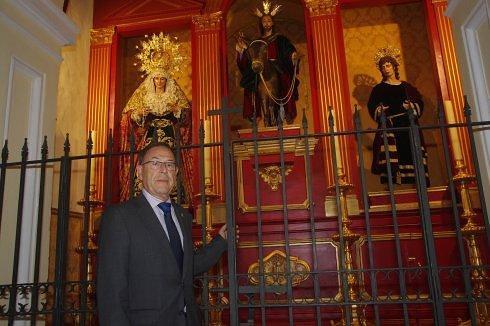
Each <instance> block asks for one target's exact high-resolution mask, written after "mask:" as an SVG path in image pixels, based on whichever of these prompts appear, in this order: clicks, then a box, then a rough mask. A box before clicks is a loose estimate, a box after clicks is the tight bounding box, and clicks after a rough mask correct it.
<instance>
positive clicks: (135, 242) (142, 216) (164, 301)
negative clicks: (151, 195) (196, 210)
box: [97, 195, 227, 326]
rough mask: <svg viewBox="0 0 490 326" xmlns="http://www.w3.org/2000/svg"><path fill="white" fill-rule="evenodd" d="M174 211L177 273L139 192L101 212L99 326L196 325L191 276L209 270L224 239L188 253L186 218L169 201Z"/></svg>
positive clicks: (188, 221)
mask: <svg viewBox="0 0 490 326" xmlns="http://www.w3.org/2000/svg"><path fill="white" fill-rule="evenodd" d="M174 210H175V213H176V215H177V218H178V220H179V223H180V227H181V229H182V234H183V238H184V239H183V240H184V241H183V242H184V264H183V265H184V266H183V273H182V274H183V275H180V271H179V268H178V267H177V263H176V261H175V258H174V256H173V253H172V250H171V248H170V243H169V242H168V239H167V236H166V234H165V231H164V230H163V228H162V226H161V224H160V222H159V221H158V218H157V216H156V215H155V213H154V211H153V210H152V208H151V206H150V204H149V203H148V201H147V200H146V198H145V197H144V196H143V195H140V196H139V197H137V198H134V199H131V200H129V201H127V202H125V203H122V204H118V205H115V206H111V207H109V208H108V209H107V210H106V211H105V213H104V214H103V216H102V219H101V226H100V238H99V256H98V266H97V304H98V309H99V322H100V325H101V326H106V325H114V326H116V325H117V326H124V325H182V326H185V325H188V326H189V325H192V326H194V325H200V324H201V322H200V316H199V315H200V312H199V307H198V306H197V304H196V302H195V300H194V289H193V284H192V283H193V276H194V275H196V274H200V273H203V272H205V271H207V270H208V269H209V268H211V267H212V266H213V265H214V264H215V263H216V262H217V261H218V259H219V257H220V256H221V254H222V253H223V251H225V250H226V248H227V243H226V241H225V240H224V239H223V238H222V237H221V236H217V237H216V238H215V239H214V240H213V241H212V242H211V243H210V244H208V245H207V246H206V247H204V248H202V249H200V250H198V251H196V252H194V250H193V244H192V235H191V227H192V217H191V216H190V214H189V213H188V212H185V211H184V210H183V209H182V207H180V206H178V205H175V204H174ZM184 306H185V307H186V313H187V320H186V318H185V315H184V312H183V309H184Z"/></svg>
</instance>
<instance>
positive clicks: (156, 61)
mask: <svg viewBox="0 0 490 326" xmlns="http://www.w3.org/2000/svg"><path fill="white" fill-rule="evenodd" d="M145 38H147V39H148V40H147V41H142V42H141V45H140V46H136V48H137V49H139V50H140V52H139V53H138V54H137V55H136V58H137V59H138V60H139V61H140V67H139V70H140V71H143V72H144V73H145V74H147V75H149V74H151V73H154V72H161V73H162V74H166V75H169V76H172V75H174V74H175V72H177V71H179V70H180V65H181V63H182V62H183V61H184V59H185V58H184V56H182V55H181V54H180V52H179V47H180V44H178V43H174V42H172V40H171V38H170V36H169V35H164V34H163V33H162V32H160V34H159V35H156V34H153V35H152V36H151V37H148V35H145ZM174 39H175V40H177V38H176V37H175V38H174ZM135 65H137V64H136V63H135Z"/></svg>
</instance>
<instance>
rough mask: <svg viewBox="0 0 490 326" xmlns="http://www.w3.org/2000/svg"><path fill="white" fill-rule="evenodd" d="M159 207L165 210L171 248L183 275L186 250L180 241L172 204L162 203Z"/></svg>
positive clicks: (164, 214)
mask: <svg viewBox="0 0 490 326" xmlns="http://www.w3.org/2000/svg"><path fill="white" fill-rule="evenodd" d="M158 208H160V209H161V210H162V211H163V216H164V217H165V225H166V226H167V233H168V238H169V242H170V248H172V252H173V253H174V256H175V260H176V261H177V265H178V266H179V270H180V274H181V275H182V265H183V262H184V251H183V250H182V243H181V241H180V235H179V231H177V227H176V226H175V223H174V220H173V218H172V204H170V203H160V204H158Z"/></svg>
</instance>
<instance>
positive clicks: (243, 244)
mask: <svg viewBox="0 0 490 326" xmlns="http://www.w3.org/2000/svg"><path fill="white" fill-rule="evenodd" d="M433 236H434V238H438V239H440V238H454V237H456V232H455V231H443V232H434V234H433ZM398 238H399V239H400V240H416V239H422V233H414V232H408V233H400V234H399V235H398ZM371 239H372V240H373V241H388V240H393V239H395V234H393V233H387V234H375V235H371ZM359 241H360V246H361V245H364V243H365V242H367V237H366V235H361V237H360V240H359ZM312 244H313V242H312V241H311V239H296V240H289V246H291V247H294V246H307V245H312ZM315 244H317V245H319V244H320V245H324V244H329V245H332V246H333V247H335V248H337V246H338V245H337V244H336V243H335V242H334V241H333V240H332V238H325V237H321V238H320V237H319V238H317V240H316V241H315ZM285 245H286V242H285V241H283V240H281V241H262V243H261V247H263V248H266V247H267V248H270V247H284V246H285ZM258 247H259V246H258V243H257V242H256V241H241V240H240V241H239V242H238V245H237V248H240V249H248V248H258Z"/></svg>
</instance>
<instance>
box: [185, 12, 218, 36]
mask: <svg viewBox="0 0 490 326" xmlns="http://www.w3.org/2000/svg"><path fill="white" fill-rule="evenodd" d="M222 19H223V13H222V12H221V11H218V12H214V13H212V14H204V15H199V16H192V23H193V24H194V26H195V28H196V31H208V30H214V29H219V28H220V24H221V20H222Z"/></svg>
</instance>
